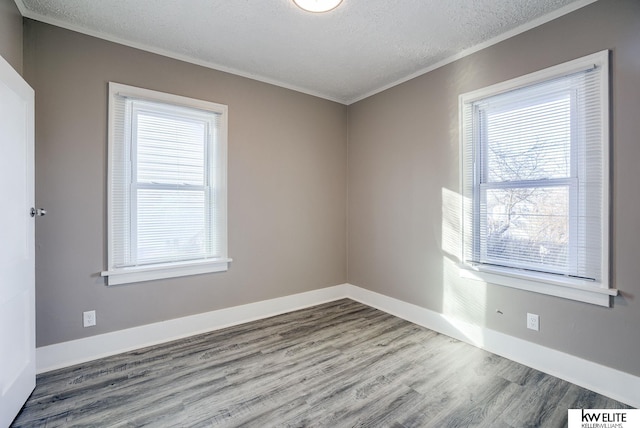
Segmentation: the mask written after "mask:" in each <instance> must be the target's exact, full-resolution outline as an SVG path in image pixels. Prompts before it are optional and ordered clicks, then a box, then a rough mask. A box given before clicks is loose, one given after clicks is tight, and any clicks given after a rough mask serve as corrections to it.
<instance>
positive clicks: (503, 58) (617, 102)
mask: <svg viewBox="0 0 640 428" xmlns="http://www.w3.org/2000/svg"><path fill="white" fill-rule="evenodd" d="M603 49H611V51H612V54H611V58H612V66H611V69H612V115H613V116H612V122H611V124H612V135H613V140H612V141H613V142H612V183H613V187H612V188H613V191H612V224H613V226H612V247H611V249H612V259H611V260H612V262H611V270H612V274H613V284H614V285H615V286H616V287H617V288H619V289H620V290H621V291H622V295H621V296H620V297H617V298H615V299H614V302H613V308H603V307H598V306H594V305H589V304H584V303H579V302H573V301H569V300H564V299H560V298H555V297H549V296H543V295H539V294H535V293H530V292H525V291H520V290H516V289H511V288H507V287H501V286H496V285H487V286H485V285H483V284H482V283H480V282H475V281H469V280H462V279H460V278H459V275H458V272H457V270H456V268H455V265H454V261H455V255H456V254H457V253H458V251H459V243H458V242H459V239H458V235H457V230H456V221H457V216H458V215H459V197H458V196H457V192H458V184H459V176H458V175H459V155H458V150H459V149H458V147H459V139H458V126H459V125H458V95H459V94H461V93H464V92H467V91H471V90H474V89H478V88H481V87H484V86H487V85H491V84H493V83H497V82H500V81H503V80H507V79H510V78H513V77H517V76H520V75H523V74H526V73H530V72H533V71H536V70H539V69H542V68H545V67H548V66H552V65H555V64H558V63H562V62H565V61H568V60H571V59H574V58H577V57H580V56H584V55H587V54H590V53H593V52H597V51H600V50H603ZM639 136H640V2H638V1H637V0H601V1H598V2H596V3H593V4H591V5H589V6H587V7H585V8H582V9H579V10H578V11H575V12H573V13H571V14H569V15H566V16H564V17H561V18H559V19H556V20H554V21H552V22H549V23H547V24H545V25H543V26H541V27H538V28H535V29H533V30H531V31H528V32H526V33H523V34H521V35H518V36H516V37H514V38H511V39H509V40H506V41H504V42H502V43H499V44H497V45H494V46H492V47H490V48H487V49H485V50H482V51H480V52H478V53H476V54H473V55H471V56H468V57H465V58H463V59H461V60H459V61H456V62H454V63H452V64H450V65H447V66H445V67H443V68H440V69H438V70H435V71H433V72H430V73H427V74H426V75H423V76H421V77H418V78H416V79H413V80H411V81H409V82H406V83H404V84H402V85H399V86H396V87H394V88H392V89H389V90H387V91H385V92H383V93H380V94H378V95H376V96H373V97H370V98H368V99H365V100H363V101H361V102H359V103H356V104H354V105H352V106H350V107H349V150H348V152H349V173H348V175H349V178H348V183H349V189H348V195H349V203H348V207H349V224H348V232H349V239H348V248H349V251H348V255H349V267H348V269H349V273H348V279H349V282H350V283H352V284H355V285H358V286H360V287H364V288H367V289H370V290H373V291H376V292H379V293H382V294H385V295H388V296H392V297H395V298H398V299H401V300H404V301H406V302H410V303H414V304H417V305H420V306H422V307H424V308H428V309H430V310H433V311H436V312H439V313H443V314H446V315H451V316H454V317H457V318H460V319H463V320H466V321H469V322H472V323H475V324H478V325H482V326H486V327H488V328H491V329H494V330H497V331H500V332H504V333H506V334H509V335H512V336H516V337H519V338H522V339H525V340H529V341H531V342H535V343H539V344H541V345H544V346H547V347H550V348H553V349H557V350H560V351H564V352H567V353H570V354H573V355H577V356H580V357H583V358H585V359H588V360H592V361H595V362H598V363H601V364H603V365H606V366H610V367H613V368H617V369H620V370H623V371H625V372H628V373H632V374H634V375H640V358H639V355H640V262H639V260H640V259H639V257H638V254H640V221H639V219H640V192H639V191H638V184H639V183H640V167H639V165H640V141H639ZM497 309H500V310H501V311H502V312H503V313H504V314H503V315H499V314H497V313H496V310H497ZM527 312H533V313H537V314H539V315H540V325H541V330H540V332H533V331H531V330H526V324H525V317H526V313H527Z"/></svg>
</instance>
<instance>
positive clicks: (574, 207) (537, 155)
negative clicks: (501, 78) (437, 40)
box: [461, 52, 609, 288]
mask: <svg viewBox="0 0 640 428" xmlns="http://www.w3.org/2000/svg"><path fill="white" fill-rule="evenodd" d="M607 55H608V54H607V53H606V52H604V53H600V54H596V55H594V56H590V57H588V58H585V59H581V60H577V61H573V62H570V63H567V64H563V65H561V66H557V67H554V68H552V69H547V70H544V71H543V72H539V73H534V74H532V75H528V76H525V77H524V78H520V79H515V80H514V81H509V82H505V83H504V84H500V85H497V86H495V87H490V88H485V89H482V90H480V91H476V92H474V93H470V94H464V95H462V96H461V114H462V193H463V195H464V197H465V203H464V204H463V205H464V213H463V222H464V224H463V237H464V246H463V249H464V263H465V264H467V265H470V266H474V267H479V268H481V269H482V268H486V269H489V270H490V269H491V268H497V270H494V272H507V273H509V272H511V274H513V273H517V274H518V275H520V276H525V277H526V276H527V275H530V276H531V277H532V278H535V279H536V280H537V281H539V280H540V279H541V278H542V279H543V280H544V279H545V278H547V279H548V280H550V281H552V282H555V283H557V284H562V283H566V284H567V285H571V286H578V287H580V286H582V287H586V288H591V287H600V288H608V273H609V272H608V174H609V172H608V156H609V152H608V92H607V85H608V61H607Z"/></svg>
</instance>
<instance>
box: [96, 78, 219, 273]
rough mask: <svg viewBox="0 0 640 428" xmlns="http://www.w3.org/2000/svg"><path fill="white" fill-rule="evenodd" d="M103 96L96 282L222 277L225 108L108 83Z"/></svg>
mask: <svg viewBox="0 0 640 428" xmlns="http://www.w3.org/2000/svg"><path fill="white" fill-rule="evenodd" d="M110 93H111V98H110V135H109V138H110V152H111V153H110V183H109V184H110V188H109V199H110V200H109V212H110V213H109V220H110V223H109V224H110V227H109V239H110V240H109V271H107V272H104V273H103V275H105V276H110V278H109V283H110V284H113V283H122V282H133V281H138V280H146V279H158V278H163V277H172V276H181V275H184V274H193V273H203V272H210V271H218V270H226V264H227V262H228V261H229V259H227V254H226V106H221V105H219V104H214V103H209V102H204V101H199V100H192V99H188V98H184V97H177V96H173V95H169V94H162V93H158V92H154V91H148V90H144V89H140V88H133V87H129V86H125V85H119V84H114V83H111V84H110ZM207 265H208V266H207ZM194 266H195V269H194ZM127 274H132V275H129V278H127V277H126V276H121V275H127Z"/></svg>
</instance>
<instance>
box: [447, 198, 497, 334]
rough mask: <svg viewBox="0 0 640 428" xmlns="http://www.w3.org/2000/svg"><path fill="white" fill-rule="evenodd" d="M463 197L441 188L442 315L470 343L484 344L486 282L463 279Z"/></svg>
mask: <svg viewBox="0 0 640 428" xmlns="http://www.w3.org/2000/svg"><path fill="white" fill-rule="evenodd" d="M463 203H464V202H463V197H462V195H460V194H459V193H456V192H454V191H452V190H449V189H446V188H443V189H442V253H443V255H442V272H443V276H442V277H443V281H442V313H443V315H444V316H445V317H446V318H447V320H448V321H449V322H450V323H451V325H453V326H454V327H456V329H458V330H459V331H460V333H461V334H463V335H464V336H465V337H467V339H468V340H469V341H471V342H472V343H474V344H476V345H478V346H481V345H482V344H483V343H484V338H483V334H482V328H483V327H484V325H485V319H486V312H487V302H486V293H487V287H486V283H484V282H478V281H469V280H466V279H464V278H461V277H460V268H459V263H461V261H462V204H463Z"/></svg>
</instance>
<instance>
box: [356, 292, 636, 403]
mask: <svg viewBox="0 0 640 428" xmlns="http://www.w3.org/2000/svg"><path fill="white" fill-rule="evenodd" d="M346 288H347V290H346V291H347V295H348V297H349V298H350V299H352V300H356V301H358V302H360V303H363V304H365V305H367V306H371V307H374V308H376V309H380V310H382V311H384V312H387V313H389V314H391V315H395V316H397V317H399V318H403V319H405V320H407V321H410V322H412V323H414V324H418V325H421V326H423V327H426V328H428V329H431V330H434V331H437V332H438V333H442V334H445V335H447V336H450V337H453V338H455V339H458V340H461V341H463V342H466V343H469V344H471V345H474V346H477V347H478V348H482V349H485V350H487V351H489V352H491V353H493V354H497V355H500V356H502V357H505V358H508V359H510V360H512V361H515V362H518V363H520V364H523V365H525V366H527V367H531V368H534V369H536V370H540V371H541V372H544V373H547V374H550V375H552V376H555V377H557V378H560V379H563V380H566V381H568V382H571V383H573V384H576V385H579V386H581V387H583V388H587V389H589V390H591V391H594V392H597V393H599V394H602V395H605V396H607V397H610V398H613V399H614V400H618V401H620V402H623V403H626V404H628V405H630V406H633V407H636V408H637V407H640V377H637V376H634V375H631V374H629V373H625V372H622V371H620V370H616V369H613V368H610V367H606V366H603V365H601V364H597V363H594V362H592V361H588V360H585V359H582V358H580V357H576V356H574V355H570V354H567V353H564V352H560V351H557V350H555V349H551V348H547V347H544V346H541V345H538V344H535V343H532V342H528V341H526V340H522V339H518V338H516V337H513V336H509V335H506V334H504V333H500V332H498V331H495V330H491V329H488V328H484V327H479V326H476V325H472V324H469V323H466V322H463V321H460V320H457V319H453V318H450V317H447V316H446V315H443V314H440V313H438V312H434V311H431V310H429V309H425V308H423V307H420V306H417V305H414V304H411V303H407V302H403V301H401V300H398V299H394V298H392V297H388V296H385V295H382V294H379V293H375V292H373V291H369V290H366V289H364V288H360V287H356V286H354V285H347V286H346Z"/></svg>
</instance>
